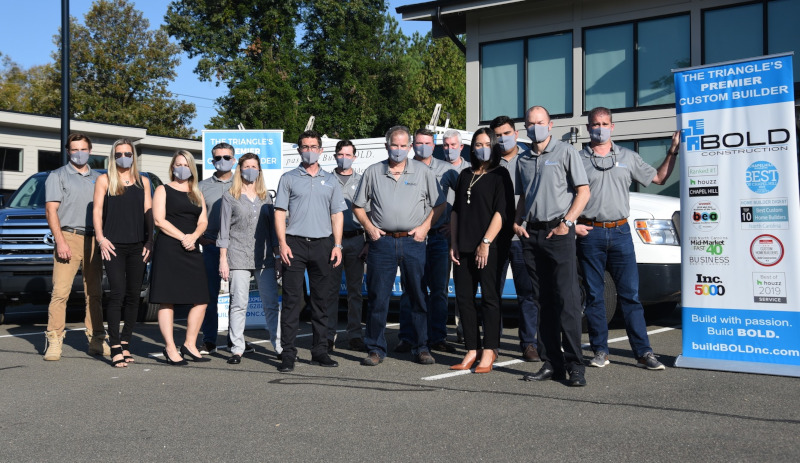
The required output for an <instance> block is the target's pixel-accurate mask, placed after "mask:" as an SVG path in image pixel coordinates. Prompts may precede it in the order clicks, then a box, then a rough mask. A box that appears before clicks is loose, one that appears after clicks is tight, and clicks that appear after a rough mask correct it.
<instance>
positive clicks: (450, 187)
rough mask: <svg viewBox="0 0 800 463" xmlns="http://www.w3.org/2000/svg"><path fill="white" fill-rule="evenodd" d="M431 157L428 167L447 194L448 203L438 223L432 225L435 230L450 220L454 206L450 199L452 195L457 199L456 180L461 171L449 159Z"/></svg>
mask: <svg viewBox="0 0 800 463" xmlns="http://www.w3.org/2000/svg"><path fill="white" fill-rule="evenodd" d="M430 159H431V165H429V166H427V167H428V168H429V169H430V170H431V171H433V174H434V175H435V176H436V183H438V184H439V188H440V189H441V190H442V193H444V194H446V197H447V204H448V205H447V207H446V208H445V211H444V212H443V213H442V215H440V216H439V219H438V220H437V221H436V223H435V224H432V225H431V230H435V229H437V228H439V227H441V226H442V225H444V224H446V223H449V222H450V209H451V208H452V206H453V203H452V202H451V201H450V196H451V195H452V197H453V199H455V189H456V182H457V181H458V173H459V171H457V170H456V168H455V167H453V165H452V164H450V163H449V162H447V161H442V160H441V159H436V158H434V157H432V156H431V158H430ZM420 163H421V164H422V165H425V163H424V162H422V161H420ZM461 165H462V166H463V165H464V163H463V162H462V163H461ZM459 167H460V166H459ZM428 211H430V210H428Z"/></svg>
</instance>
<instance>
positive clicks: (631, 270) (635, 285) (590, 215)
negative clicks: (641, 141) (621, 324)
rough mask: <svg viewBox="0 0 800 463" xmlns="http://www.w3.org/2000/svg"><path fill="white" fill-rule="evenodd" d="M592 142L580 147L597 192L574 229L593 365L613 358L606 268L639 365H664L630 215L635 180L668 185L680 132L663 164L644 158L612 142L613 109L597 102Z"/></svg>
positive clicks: (590, 126)
mask: <svg viewBox="0 0 800 463" xmlns="http://www.w3.org/2000/svg"><path fill="white" fill-rule="evenodd" d="M586 127H587V128H588V129H589V136H590V137H591V141H590V143H589V146H587V147H586V148H584V149H583V151H581V160H582V161H583V166H584V168H585V169H586V175H587V176H588V178H589V188H590V189H591V191H592V197H591V198H590V199H589V202H588V204H586V208H585V209H584V210H583V213H582V214H581V216H580V218H579V219H578V224H577V225H576V226H575V233H576V234H577V235H578V241H577V247H578V263H579V265H580V266H581V270H583V285H584V288H585V290H586V291H585V292H586V308H585V309H584V314H586V323H587V325H588V327H589V340H590V344H591V347H592V351H593V352H594V358H592V360H590V361H589V366H593V367H599V368H602V367H604V366H606V365H608V364H609V361H608V323H607V321H606V310H605V299H604V291H605V283H604V275H605V270H606V269H608V271H609V273H610V274H611V277H612V279H613V280H614V285H615V286H616V288H617V297H618V298H619V301H620V307H621V308H622V314H623V315H624V317H625V331H626V332H627V333H628V340H629V342H630V345H631V349H632V350H633V353H634V355H635V356H636V359H637V362H636V366H638V367H641V368H645V369H648V370H663V369H664V365H663V364H662V363H661V362H659V361H658V360H657V359H656V357H655V355H653V349H651V348H650V340H649V339H648V337H647V323H646V322H645V319H644V309H643V308H642V304H641V302H640V301H639V272H638V269H637V267H636V254H635V253H634V250H633V241H632V238H631V229H630V226H629V225H628V219H627V218H628V215H629V214H630V200H629V199H630V198H629V194H628V192H629V191H630V186H631V182H633V181H636V182H638V183H639V184H641V185H642V186H647V185H649V184H650V183H651V182H652V183H655V184H657V185H663V184H664V183H665V182H666V181H667V179H668V178H669V176H670V174H671V173H672V169H673V167H675V161H676V159H677V157H678V150H679V146H680V132H675V134H674V135H673V136H672V145H671V146H670V148H669V150H667V157H666V158H665V159H664V161H663V162H662V163H661V166H659V168H658V169H655V168H653V167H652V166H651V165H649V164H647V163H646V162H644V160H642V158H641V156H639V154H638V153H636V152H635V151H631V150H629V149H627V148H623V147H621V146H619V145H617V144H616V143H614V142H613V141H611V132H613V131H614V123H613V122H612V121H611V111H610V110H609V109H608V108H603V107H598V108H594V109H593V110H591V111H590V112H589V123H588V124H587V125H586Z"/></svg>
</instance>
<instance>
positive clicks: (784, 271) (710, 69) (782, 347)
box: [674, 54, 800, 376]
mask: <svg viewBox="0 0 800 463" xmlns="http://www.w3.org/2000/svg"><path fill="white" fill-rule="evenodd" d="M674 78H675V89H676V100H677V101H676V103H677V104H676V111H677V116H678V129H679V130H681V147H682V153H683V156H684V161H683V162H682V163H681V164H682V166H683V168H682V171H681V270H682V285H681V291H682V304H683V354H682V355H681V356H679V357H678V359H677V361H676V362H675V365H676V366H679V367H687V368H706V369H713V370H727V371H742V372H750V373H764V374H774V375H786V376H800V242H799V241H798V240H800V190H799V189H798V163H797V140H796V133H795V121H794V120H795V111H794V79H793V74H792V56H791V54H781V55H772V56H766V57H759V58H753V59H749V60H743V61H737V62H730V63H723V64H718V65H708V66H702V67H696V68H689V69H681V70H677V71H675V74H674Z"/></svg>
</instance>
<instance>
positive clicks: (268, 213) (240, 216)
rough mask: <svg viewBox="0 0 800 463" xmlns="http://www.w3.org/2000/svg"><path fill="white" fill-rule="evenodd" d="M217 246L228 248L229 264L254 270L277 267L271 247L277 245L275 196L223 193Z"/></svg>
mask: <svg viewBox="0 0 800 463" xmlns="http://www.w3.org/2000/svg"><path fill="white" fill-rule="evenodd" d="M221 202H222V207H221V208H220V209H221V210H220V229H219V238H218V239H217V246H218V247H220V248H226V249H227V250H228V267H229V268H230V269H232V270H239V269H241V270H252V269H262V268H266V267H274V266H275V259H274V258H273V257H272V249H273V248H275V247H277V246H278V237H277V236H276V235H275V227H274V223H275V221H274V212H273V208H272V198H270V197H269V195H267V197H266V198H264V199H261V198H259V197H258V196H256V197H255V198H254V199H252V200H251V199H250V198H248V197H247V195H245V194H242V195H240V196H239V199H236V198H234V197H233V195H232V194H231V193H230V191H226V192H225V194H224V195H222V201H221Z"/></svg>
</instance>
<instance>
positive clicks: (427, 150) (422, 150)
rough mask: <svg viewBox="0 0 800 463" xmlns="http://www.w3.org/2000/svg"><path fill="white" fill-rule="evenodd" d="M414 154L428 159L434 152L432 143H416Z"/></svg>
mask: <svg viewBox="0 0 800 463" xmlns="http://www.w3.org/2000/svg"><path fill="white" fill-rule="evenodd" d="M414 154H416V155H417V156H419V157H420V158H422V159H428V158H429V157H431V155H432V154H433V146H431V145H414Z"/></svg>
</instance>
